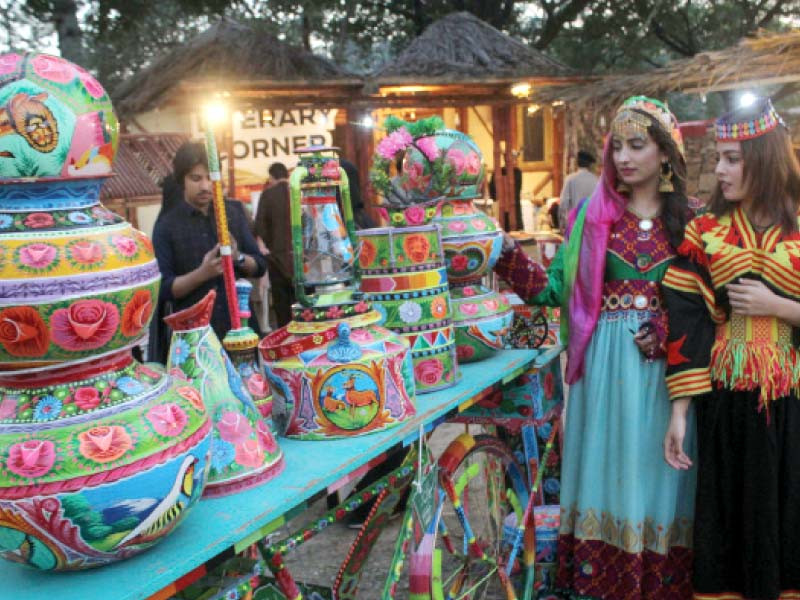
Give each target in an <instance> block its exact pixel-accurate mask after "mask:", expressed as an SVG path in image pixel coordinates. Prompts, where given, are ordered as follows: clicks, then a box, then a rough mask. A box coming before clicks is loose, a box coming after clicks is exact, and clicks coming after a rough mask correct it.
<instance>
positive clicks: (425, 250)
mask: <svg viewBox="0 0 800 600" xmlns="http://www.w3.org/2000/svg"><path fill="white" fill-rule="evenodd" d="M417 208H420V209H421V207H417ZM421 210H422V209H421ZM423 212H425V211H424V210H423ZM426 214H427V213H426ZM424 218H425V217H424V216H423V219H424ZM403 251H404V252H405V253H406V254H407V255H408V257H409V258H410V259H411V262H414V263H421V262H422V261H424V260H426V259H427V258H428V256H429V255H430V252H431V243H430V242H429V241H428V238H426V237H425V236H424V235H422V234H421V233H414V234H411V235H408V236H406V237H405V239H404V240H403Z"/></svg>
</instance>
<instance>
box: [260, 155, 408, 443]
mask: <svg viewBox="0 0 800 600" xmlns="http://www.w3.org/2000/svg"><path fill="white" fill-rule="evenodd" d="M299 154H300V164H299V166H298V167H297V168H296V169H295V170H294V172H293V173H292V177H291V180H290V188H291V200H292V210H291V218H292V240H293V244H294V267H295V290H296V295H297V299H298V303H297V304H295V305H294V306H293V307H292V315H293V320H292V322H291V323H289V325H287V326H286V327H284V328H282V329H279V330H277V331H276V332H274V333H272V334H270V335H268V336H267V337H265V338H264V339H263V340H262V341H261V343H260V345H259V350H260V351H261V356H262V359H263V365H264V372H265V374H266V376H267V379H268V381H269V384H270V387H271V388H272V396H273V408H272V418H273V425H274V426H275V428H276V430H277V431H278V432H279V433H280V434H282V435H286V436H288V437H296V438H300V439H309V440H313V439H330V438H338V437H350V436H354V435H359V434H362V433H369V432H373V431H381V430H384V429H386V428H389V427H393V426H395V425H398V424H399V423H401V422H402V421H403V420H405V419H406V418H408V417H410V416H412V415H414V414H415V412H416V411H415V408H414V403H413V397H414V376H413V370H412V363H411V352H410V351H409V343H408V341H407V340H405V339H404V338H402V337H400V336H398V335H396V334H395V333H393V332H391V331H389V330H388V329H385V328H383V327H381V326H379V325H378V323H379V322H380V321H381V319H382V317H381V314H380V313H379V312H378V311H376V310H374V309H373V308H372V307H371V305H370V302H369V301H368V300H367V299H366V297H365V295H364V293H363V292H361V291H359V290H358V286H359V283H360V278H361V277H360V270H359V268H358V265H357V264H356V261H355V253H354V251H353V248H354V247H355V241H356V240H355V238H356V236H355V230H354V227H353V217H352V208H351V206H350V192H349V187H348V184H347V175H346V174H345V172H344V170H343V169H342V168H341V167H340V166H339V161H338V159H337V157H336V154H335V149H331V148H320V147H316V148H309V149H307V150H306V151H302V152H300V153H299ZM337 195H339V196H340V197H341V202H342V206H343V209H344V219H343V218H342V215H341V213H340V212H339V208H338V205H337V201H336V199H337ZM308 289H311V290H313V293H311V294H308V293H307V290H308Z"/></svg>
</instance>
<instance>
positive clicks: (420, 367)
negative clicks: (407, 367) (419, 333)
mask: <svg viewBox="0 0 800 600" xmlns="http://www.w3.org/2000/svg"><path fill="white" fill-rule="evenodd" d="M443 374H444V366H443V365H442V361H440V360H439V359H438V358H429V359H428V360H423V361H421V362H419V363H417V365H416V366H415V367H414V378H415V379H416V380H417V381H421V382H422V383H423V384H424V385H435V384H437V383H438V382H439V381H441V379H442V375H443Z"/></svg>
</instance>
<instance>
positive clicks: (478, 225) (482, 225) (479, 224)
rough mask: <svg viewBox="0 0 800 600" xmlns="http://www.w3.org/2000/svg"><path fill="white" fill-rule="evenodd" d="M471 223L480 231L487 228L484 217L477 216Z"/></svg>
mask: <svg viewBox="0 0 800 600" xmlns="http://www.w3.org/2000/svg"><path fill="white" fill-rule="evenodd" d="M470 223H471V224H472V227H473V228H474V229H477V230H478V231H484V230H485V229H486V221H484V220H483V219H479V218H477V217H476V218H474V219H472V220H471V221H470Z"/></svg>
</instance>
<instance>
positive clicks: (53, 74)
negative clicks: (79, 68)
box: [33, 54, 76, 83]
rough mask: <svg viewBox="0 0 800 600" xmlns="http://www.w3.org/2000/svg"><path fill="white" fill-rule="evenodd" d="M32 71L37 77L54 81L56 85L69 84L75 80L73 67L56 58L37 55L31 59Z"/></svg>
mask: <svg viewBox="0 0 800 600" xmlns="http://www.w3.org/2000/svg"><path fill="white" fill-rule="evenodd" d="M33 70H34V71H35V72H36V74H37V75H38V76H39V77H43V78H45V79H49V80H50V81H55V82H56V83H69V82H70V81H72V80H73V79H75V75H76V73H75V69H74V68H73V66H72V65H71V64H70V63H69V62H67V61H66V60H64V59H63V58H59V57H57V56H48V55H46V54H39V55H38V56H35V57H34V59H33Z"/></svg>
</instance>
